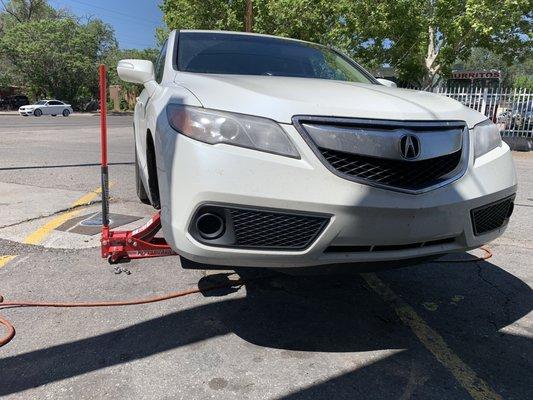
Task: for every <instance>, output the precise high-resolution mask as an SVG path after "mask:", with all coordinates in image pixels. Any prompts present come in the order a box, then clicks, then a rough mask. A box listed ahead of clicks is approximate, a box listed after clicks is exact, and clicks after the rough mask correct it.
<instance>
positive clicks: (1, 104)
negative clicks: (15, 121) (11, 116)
mask: <svg viewBox="0 0 533 400" xmlns="http://www.w3.org/2000/svg"><path fill="white" fill-rule="evenodd" d="M6 109H7V101H6V99H5V98H3V97H0V110H6Z"/></svg>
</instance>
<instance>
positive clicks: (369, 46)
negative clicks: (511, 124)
mask: <svg viewBox="0 0 533 400" xmlns="http://www.w3.org/2000/svg"><path fill="white" fill-rule="evenodd" d="M247 4H248V5H250V4H251V5H252V6H253V9H252V10H251V11H249V13H250V12H251V15H252V16H253V18H251V21H252V22H251V23H252V26H251V29H250V30H253V31H254V32H259V33H270V34H277V35H282V36H291V37H294V38H298V39H303V40H311V41H316V42H319V43H323V44H326V45H333V46H335V47H338V48H340V49H342V50H344V51H345V52H347V53H348V54H349V55H350V56H352V57H355V58H357V59H358V60H359V61H361V62H363V63H365V64H366V65H367V66H368V67H377V66H380V65H382V64H384V63H387V64H390V65H391V66H393V67H395V69H396V70H397V71H398V73H399V75H400V79H401V80H404V81H408V82H410V83H412V84H421V85H424V86H425V87H432V86H434V85H435V84H436V83H437V82H438V80H439V79H440V77H442V76H446V75H448V74H449V73H450V72H451V67H452V65H453V64H454V63H455V62H456V60H458V59H460V58H463V57H465V56H467V55H468V54H469V52H470V50H471V49H472V48H474V47H481V48H484V49H488V50H491V51H494V52H495V53H497V54H501V55H502V56H503V57H505V58H506V59H508V60H523V59H527V58H528V57H531V33H532V32H531V26H532V20H533V12H532V11H531V10H532V9H533V6H532V2H531V0H501V1H499V2H496V1H494V0H373V1H370V0H337V1H331V0H255V1H253V3H252V2H248V1H246V0H232V1H228V0H205V1H201V2H200V1H197V0H164V1H163V4H162V6H161V9H162V11H163V13H164V18H165V22H166V24H167V26H168V28H170V29H176V28H185V29H187V28H195V29H226V30H239V31H243V30H245V28H246V26H245V21H246V20H247V17H246V15H250V14H249V13H247V12H246V9H247V7H246V6H247Z"/></svg>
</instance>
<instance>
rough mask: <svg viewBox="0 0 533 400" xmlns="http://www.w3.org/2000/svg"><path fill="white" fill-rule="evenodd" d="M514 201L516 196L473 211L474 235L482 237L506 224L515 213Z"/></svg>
mask: <svg viewBox="0 0 533 400" xmlns="http://www.w3.org/2000/svg"><path fill="white" fill-rule="evenodd" d="M513 200H514V196H512V197H508V198H506V199H503V200H500V201H498V202H496V203H492V204H488V205H486V206H483V207H479V208H476V209H474V210H472V212H471V214H472V225H473V226H474V234H475V235H476V236H477V235H481V234H483V233H487V232H490V231H493V230H495V229H499V228H501V227H502V226H503V225H504V224H506V223H507V221H508V220H509V217H510V216H511V214H512V212H513V208H514V204H513Z"/></svg>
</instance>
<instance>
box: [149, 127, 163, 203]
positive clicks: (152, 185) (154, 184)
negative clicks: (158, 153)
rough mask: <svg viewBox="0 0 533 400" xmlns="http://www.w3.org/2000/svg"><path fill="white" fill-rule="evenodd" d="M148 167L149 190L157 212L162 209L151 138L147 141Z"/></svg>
mask: <svg viewBox="0 0 533 400" xmlns="http://www.w3.org/2000/svg"><path fill="white" fill-rule="evenodd" d="M146 166H147V167H148V188H149V190H150V197H151V198H152V207H154V208H155V209H156V210H159V209H161V202H160V200H159V183H158V180H157V164H156V160H155V148H154V141H153V139H152V137H151V136H150V137H149V138H148V139H147V140H146Z"/></svg>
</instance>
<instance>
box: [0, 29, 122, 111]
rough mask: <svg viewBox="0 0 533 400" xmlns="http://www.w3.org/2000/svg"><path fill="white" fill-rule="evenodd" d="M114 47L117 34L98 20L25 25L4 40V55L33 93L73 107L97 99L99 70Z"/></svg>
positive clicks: (1, 43) (0, 46)
mask: <svg viewBox="0 0 533 400" xmlns="http://www.w3.org/2000/svg"><path fill="white" fill-rule="evenodd" d="M114 48H116V41H115V39H114V34H113V30H112V29H111V28H110V27H109V26H108V25H106V24H104V23H103V22H101V21H99V20H93V21H90V22H88V23H87V24H80V23H78V22H77V21H74V20H72V19H70V18H61V19H42V20H38V21H30V22H22V23H19V24H17V25H15V26H14V27H12V28H10V29H9V30H8V31H7V32H5V33H4V35H3V36H2V37H1V38H0V53H1V54H3V55H4V56H6V57H7V58H8V59H9V60H10V62H11V63H12V64H13V66H14V67H15V68H16V71H17V75H18V78H19V79H20V83H21V84H23V85H24V86H25V87H26V88H27V89H28V90H29V93H30V94H32V95H34V96H36V97H38V96H43V97H55V98H58V99H62V100H66V101H70V102H72V103H73V104H74V105H79V104H80V103H82V102H84V101H86V100H87V99H89V98H91V97H93V96H96V93H97V82H98V80H97V65H98V64H99V63H100V62H101V60H102V59H104V58H105V56H106V55H107V53H109V52H110V51H111V50H112V49H114Z"/></svg>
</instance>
